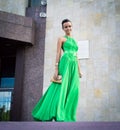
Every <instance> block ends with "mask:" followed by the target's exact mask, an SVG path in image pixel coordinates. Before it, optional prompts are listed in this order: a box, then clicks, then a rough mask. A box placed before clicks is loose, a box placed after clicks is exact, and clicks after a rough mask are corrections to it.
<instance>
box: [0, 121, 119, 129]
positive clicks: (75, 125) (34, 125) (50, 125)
mask: <svg viewBox="0 0 120 130" xmlns="http://www.w3.org/2000/svg"><path fill="white" fill-rule="evenodd" d="M0 130H120V122H0Z"/></svg>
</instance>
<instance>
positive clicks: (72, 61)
mask: <svg viewBox="0 0 120 130" xmlns="http://www.w3.org/2000/svg"><path fill="white" fill-rule="evenodd" d="M65 37H66V41H65V42H64V43H63V46H62V49H63V52H64V53H63V55H62V57H61V58H60V61H59V66H58V70H59V74H60V75H62V83H61V84H60V83H54V82H52V83H51V84H50V86H49V88H48V89H47V91H46V92H45V94H44V95H43V96H42V98H41V99H40V100H39V101H38V103H37V104H36V105H35V107H34V109H33V110H32V116H33V118H34V119H35V120H37V121H50V120H52V119H54V120H56V121H64V122H72V121H76V109H77V104H78V98H79V87H80V85H79V73H78V60H77V50H78V46H77V42H76V41H75V40H74V39H73V38H71V37H68V36H65Z"/></svg>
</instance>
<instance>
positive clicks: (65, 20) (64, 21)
mask: <svg viewBox="0 0 120 130" xmlns="http://www.w3.org/2000/svg"><path fill="white" fill-rule="evenodd" d="M66 22H71V21H70V20H69V19H64V20H63V21H62V27H63V24H64V23H66Z"/></svg>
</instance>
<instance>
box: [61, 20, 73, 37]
mask: <svg viewBox="0 0 120 130" xmlns="http://www.w3.org/2000/svg"><path fill="white" fill-rule="evenodd" d="M63 30H64V32H65V34H68V35H69V34H70V33H71V31H72V23H71V22H65V23H64V24H63Z"/></svg>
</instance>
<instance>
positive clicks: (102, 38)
mask: <svg viewBox="0 0 120 130" xmlns="http://www.w3.org/2000/svg"><path fill="white" fill-rule="evenodd" d="M18 5H19V6H18ZM64 18H68V19H70V20H71V21H72V23H73V36H74V37H75V38H76V40H77V41H85V40H87V41H89V50H88V51H89V57H87V58H82V59H80V63H81V71H82V73H83V78H82V79H81V84H80V99H79V105H78V111H77V121H120V103H119V95H120V94H119V93H120V78H119V77H120V51H119V49H120V44H119V40H120V36H119V35H120V31H119V21H120V1H119V0H104V1H103V0H60V1H59V0H47V1H46V0H20V1H19V0H16V1H14V0H11V1H9V0H6V1H2V0H0V120H14V121H31V120H33V119H32V117H31V110H32V108H33V106H34V105H35V104H36V102H37V101H38V100H39V98H40V97H41V96H42V93H44V92H45V91H46V89H47V88H48V87H49V84H50V78H51V77H52V76H53V72H54V64H55V56H56V43H57V38H58V37H60V36H63V35H64V33H63V31H62V28H61V21H62V20H63V19H64ZM8 102H9V103H8ZM6 114H8V115H9V116H6Z"/></svg>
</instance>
